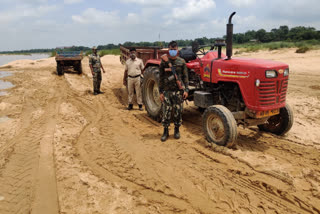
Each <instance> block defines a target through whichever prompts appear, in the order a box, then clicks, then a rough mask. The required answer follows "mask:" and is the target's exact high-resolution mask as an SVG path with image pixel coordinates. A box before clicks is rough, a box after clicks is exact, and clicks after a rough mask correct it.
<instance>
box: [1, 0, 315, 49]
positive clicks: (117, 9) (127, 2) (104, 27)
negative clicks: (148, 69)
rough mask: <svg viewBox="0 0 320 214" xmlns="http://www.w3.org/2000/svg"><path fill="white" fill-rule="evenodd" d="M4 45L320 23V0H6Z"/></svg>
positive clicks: (52, 44)
mask: <svg viewBox="0 0 320 214" xmlns="http://www.w3.org/2000/svg"><path fill="white" fill-rule="evenodd" d="M0 5H1V6H0V26H1V28H0V35H1V39H0V51H6V50H21V49H33V48H55V47H57V46H71V45H83V46H93V45H103V44H108V43H114V44H118V43H124V42H125V41H134V42H138V41H151V42H153V41H158V37H159V34H160V36H161V40H165V41H170V40H175V39H194V38H197V37H203V36H206V37H208V38H212V37H221V36H223V35H225V31H226V22H227V19H228V17H229V15H230V13H231V12H233V11H236V12H237V14H236V15H235V16H234V18H233V21H234V24H235V25H234V32H235V33H240V32H246V31H247V30H252V29H254V30H258V29H261V28H264V29H266V30H267V31H270V30H271V29H272V28H278V27H279V26H280V25H288V26H289V27H290V28H291V27H294V26H311V27H315V28H316V29H318V30H319V29H320V0H224V1H221V0H105V1H102V0H100V1H99V0H50V1H49V0H0Z"/></svg>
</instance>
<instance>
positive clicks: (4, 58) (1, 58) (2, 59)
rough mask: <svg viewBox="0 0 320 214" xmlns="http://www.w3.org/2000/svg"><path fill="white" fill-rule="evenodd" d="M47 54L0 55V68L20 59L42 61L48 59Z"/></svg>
mask: <svg viewBox="0 0 320 214" xmlns="http://www.w3.org/2000/svg"><path fill="white" fill-rule="evenodd" d="M49 56H50V55H49V54H31V55H1V54H0V66H2V65H5V64H7V63H9V62H12V61H15V60H20V59H32V60H37V59H44V58H48V57H49Z"/></svg>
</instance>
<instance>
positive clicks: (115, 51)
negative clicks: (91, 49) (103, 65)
mask: <svg viewBox="0 0 320 214" xmlns="http://www.w3.org/2000/svg"><path fill="white" fill-rule="evenodd" d="M98 54H99V56H100V57H103V56H105V55H120V49H118V48H117V49H111V50H101V51H99V52H98Z"/></svg>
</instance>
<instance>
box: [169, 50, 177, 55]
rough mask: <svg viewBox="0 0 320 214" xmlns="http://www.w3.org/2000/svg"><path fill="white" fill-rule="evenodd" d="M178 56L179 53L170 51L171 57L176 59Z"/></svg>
mask: <svg viewBox="0 0 320 214" xmlns="http://www.w3.org/2000/svg"><path fill="white" fill-rule="evenodd" d="M177 54H178V51H177V50H169V55H170V56H171V57H175V56H177Z"/></svg>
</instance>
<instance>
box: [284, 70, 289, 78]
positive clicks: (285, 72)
mask: <svg viewBox="0 0 320 214" xmlns="http://www.w3.org/2000/svg"><path fill="white" fill-rule="evenodd" d="M283 76H284V77H286V76H289V68H287V69H286V70H284V72H283Z"/></svg>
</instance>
